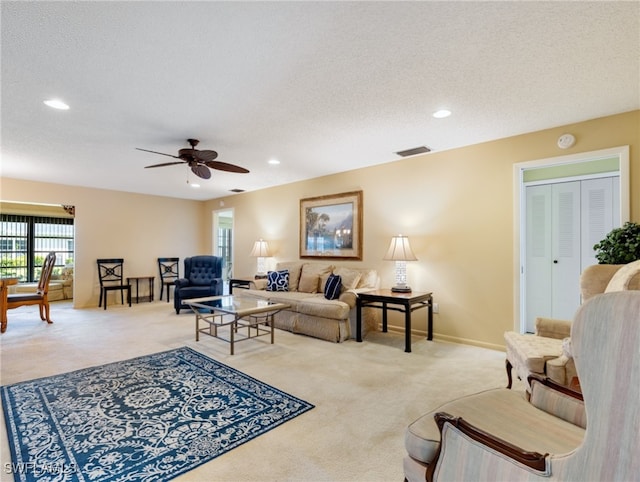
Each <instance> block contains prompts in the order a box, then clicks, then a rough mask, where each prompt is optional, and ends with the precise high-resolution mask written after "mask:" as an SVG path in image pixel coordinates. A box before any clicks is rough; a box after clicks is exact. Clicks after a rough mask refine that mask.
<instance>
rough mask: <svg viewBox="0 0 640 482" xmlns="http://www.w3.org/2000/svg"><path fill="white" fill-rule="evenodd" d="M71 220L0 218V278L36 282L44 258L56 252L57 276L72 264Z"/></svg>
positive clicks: (37, 217) (13, 216) (72, 240)
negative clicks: (64, 267) (51, 252)
mask: <svg viewBox="0 0 640 482" xmlns="http://www.w3.org/2000/svg"><path fill="white" fill-rule="evenodd" d="M73 249H74V226H73V219H72V218H52V217H44V216H21V215H15V214H2V215H0V276H2V277H16V278H18V279H19V280H20V282H32V281H37V280H38V279H39V277H40V269H41V268H42V263H43V262H44V258H45V257H46V256H47V253H48V252H49V251H54V252H55V253H56V268H54V271H53V272H54V274H60V273H61V271H62V269H61V268H62V267H63V266H65V265H67V264H71V263H73Z"/></svg>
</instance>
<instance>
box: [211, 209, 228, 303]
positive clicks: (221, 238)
mask: <svg viewBox="0 0 640 482" xmlns="http://www.w3.org/2000/svg"><path fill="white" fill-rule="evenodd" d="M212 237H213V239H212V246H213V253H214V255H215V256H220V257H221V258H222V259H223V260H224V261H223V268H222V279H223V281H224V290H223V293H224V294H228V293H229V280H230V279H231V278H232V277H233V209H224V210H220V211H214V212H213V233H212Z"/></svg>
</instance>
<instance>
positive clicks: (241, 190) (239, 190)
mask: <svg viewBox="0 0 640 482" xmlns="http://www.w3.org/2000/svg"><path fill="white" fill-rule="evenodd" d="M231 192H244V189H232V190H231Z"/></svg>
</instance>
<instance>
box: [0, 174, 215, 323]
mask: <svg viewBox="0 0 640 482" xmlns="http://www.w3.org/2000/svg"><path fill="white" fill-rule="evenodd" d="M1 188H2V190H1V192H0V196H1V198H2V200H4V201H21V202H31V203H46V204H71V205H74V206H75V207H76V216H75V222H74V224H75V248H76V252H75V269H74V300H73V301H74V306H75V307H76V308H84V307H89V306H97V304H98V295H99V290H98V286H99V284H98V271H97V266H96V259H98V258H124V259H125V276H156V277H157V276H158V265H157V261H156V258H158V257H161V256H179V257H180V258H184V257H185V256H190V255H193V254H205V253H206V252H205V247H206V244H207V243H206V242H205V232H204V231H203V230H202V229H200V226H201V224H202V218H203V217H204V212H203V203H202V202H196V201H185V200H181V199H174V198H167V197H159V196H146V195H141V194H131V193H125V192H119V191H109V190H104V189H88V188H82V187H75V186H64V185H59V184H47V183H39V182H31V181H19V180H15V179H6V178H3V179H2V185H1ZM158 286H159V285H158V280H157V279H156V289H158ZM141 290H142V288H141ZM158 295H159V292H157V294H156V296H158ZM53 319H54V321H55V312H54V316H53Z"/></svg>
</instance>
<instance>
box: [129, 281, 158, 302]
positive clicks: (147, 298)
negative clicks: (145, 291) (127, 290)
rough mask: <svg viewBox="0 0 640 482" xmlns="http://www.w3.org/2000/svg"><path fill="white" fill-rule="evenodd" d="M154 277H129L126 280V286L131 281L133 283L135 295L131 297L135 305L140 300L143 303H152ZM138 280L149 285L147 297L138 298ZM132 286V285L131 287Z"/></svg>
mask: <svg viewBox="0 0 640 482" xmlns="http://www.w3.org/2000/svg"><path fill="white" fill-rule="evenodd" d="M155 279H156V277H155V276H131V277H128V278H127V284H128V285H130V284H131V280H133V281H135V282H136V284H135V287H136V295H135V296H134V297H133V299H134V300H135V302H136V303H139V302H140V300H141V299H142V300H143V301H144V300H145V299H146V300H147V301H153V285H154V281H155ZM140 280H142V281H147V282H148V283H149V296H140V295H139V293H140V285H139V283H140ZM132 286H133V285H132Z"/></svg>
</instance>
